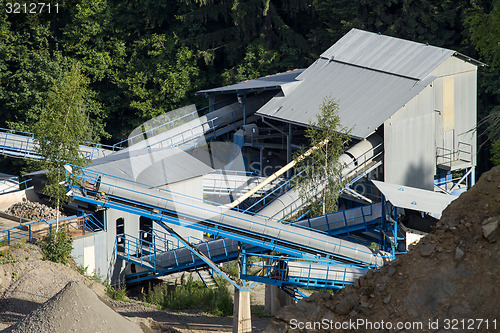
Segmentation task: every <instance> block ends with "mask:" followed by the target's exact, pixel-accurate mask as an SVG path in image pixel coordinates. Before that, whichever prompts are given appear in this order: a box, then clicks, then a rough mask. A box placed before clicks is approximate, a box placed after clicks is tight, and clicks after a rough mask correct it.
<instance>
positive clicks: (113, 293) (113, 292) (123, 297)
mask: <svg viewBox="0 0 500 333" xmlns="http://www.w3.org/2000/svg"><path fill="white" fill-rule="evenodd" d="M106 295H108V297H109V298H111V299H114V300H115V301H122V302H130V300H129V299H128V297H127V288H126V287H125V283H118V285H117V286H114V287H112V286H110V285H109V284H107V285H106Z"/></svg>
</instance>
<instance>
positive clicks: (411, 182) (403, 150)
mask: <svg viewBox="0 0 500 333" xmlns="http://www.w3.org/2000/svg"><path fill="white" fill-rule="evenodd" d="M433 89H434V87H433V86H428V87H426V88H425V89H424V90H422V91H421V92H420V94H418V95H417V96H416V97H415V98H413V99H412V100H411V101H410V102H409V103H408V104H406V105H405V106H403V107H402V108H401V109H400V110H399V111H398V112H396V113H395V114H394V115H393V116H392V117H390V118H389V119H388V120H386V121H385V122H384V177H385V181H386V182H388V183H393V184H400V185H406V186H412V187H417V188H422V189H427V190H432V189H433V183H434V173H435V155H436V150H435V115H434V92H433Z"/></svg>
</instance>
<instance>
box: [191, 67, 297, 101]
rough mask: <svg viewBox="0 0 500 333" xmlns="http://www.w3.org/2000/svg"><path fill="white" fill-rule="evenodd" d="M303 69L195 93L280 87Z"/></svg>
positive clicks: (248, 90)
mask: <svg viewBox="0 0 500 333" xmlns="http://www.w3.org/2000/svg"><path fill="white" fill-rule="evenodd" d="M303 71H304V69H294V70H290V71H287V72H284V73H277V74H274V75H267V76H264V77H261V78H258V79H253V80H247V81H243V82H239V83H236V84H232V85H230V86H225V87H220V88H214V89H208V90H200V91H198V92H196V94H197V95H200V94H215V93H219V94H223V93H235V92H250V91H257V90H267V89H281V87H282V86H283V85H285V84H287V83H291V82H294V81H296V77H297V76H298V75H299V74H300V73H302V72H303Z"/></svg>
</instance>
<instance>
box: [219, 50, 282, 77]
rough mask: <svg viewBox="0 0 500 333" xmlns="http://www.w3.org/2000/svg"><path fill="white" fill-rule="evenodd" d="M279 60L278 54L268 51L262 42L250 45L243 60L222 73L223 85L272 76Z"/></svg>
mask: <svg viewBox="0 0 500 333" xmlns="http://www.w3.org/2000/svg"><path fill="white" fill-rule="evenodd" d="M278 59H279V54H278V52H276V51H274V50H269V49H267V48H266V46H265V45H264V43H263V42H262V41H259V42H258V43H254V44H250V45H249V46H248V47H247V52H246V54H245V57H244V58H243V60H242V61H241V62H240V63H239V64H237V65H236V66H234V67H232V68H230V69H228V70H226V71H225V72H224V73H222V79H223V80H224V82H223V83H224V85H229V84H233V83H237V82H241V81H244V80H251V79H255V78H258V77H261V76H265V75H268V74H272V71H273V70H274V68H275V67H276V64H275V62H276V61H277V60H278Z"/></svg>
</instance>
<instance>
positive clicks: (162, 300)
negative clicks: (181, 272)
mask: <svg viewBox="0 0 500 333" xmlns="http://www.w3.org/2000/svg"><path fill="white" fill-rule="evenodd" d="M144 301H145V302H147V303H150V304H153V305H154V306H156V307H158V308H161V309H170V310H175V311H178V310H184V309H204V310H205V311H207V312H209V313H211V314H214V315H216V316H230V315H232V313H233V300H232V298H231V294H230V293H229V291H228V290H227V288H226V287H225V286H222V287H219V288H218V289H215V290H212V289H208V288H206V287H205V285H204V284H203V282H201V281H193V278H192V276H191V275H189V278H188V279H187V281H184V278H182V279H181V283H180V285H177V286H175V289H173V290H168V287H167V286H166V285H162V284H160V285H156V286H154V287H153V288H151V286H150V287H149V290H148V293H147V295H146V296H145V297H144Z"/></svg>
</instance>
